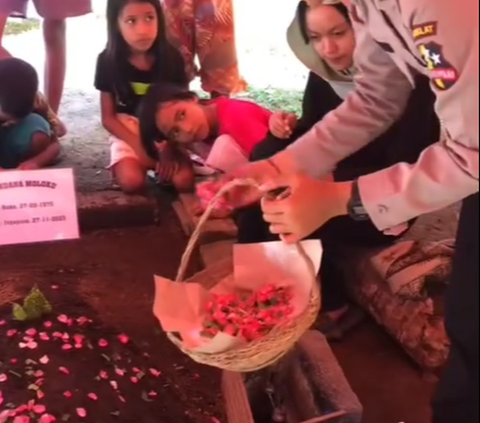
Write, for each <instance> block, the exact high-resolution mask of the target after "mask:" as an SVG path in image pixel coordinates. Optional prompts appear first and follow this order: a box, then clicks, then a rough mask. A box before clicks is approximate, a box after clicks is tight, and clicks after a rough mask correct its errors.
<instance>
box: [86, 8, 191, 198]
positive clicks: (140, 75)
mask: <svg viewBox="0 0 480 423" xmlns="http://www.w3.org/2000/svg"><path fill="white" fill-rule="evenodd" d="M107 30H108V41H107V46H106V48H105V50H104V51H102V52H101V53H100V55H99V56H98V59H97V68H96V73H95V88H96V89H97V90H99V91H100V103H101V114H102V124H103V126H104V128H105V129H106V130H107V131H108V132H109V133H110V134H111V162H110V168H111V169H112V171H113V173H114V175H115V178H116V180H117V183H118V184H119V185H120V187H121V188H122V189H123V190H124V191H125V192H128V193H132V192H136V191H139V190H141V189H142V188H143V187H144V184H145V179H146V172H147V170H149V169H154V168H155V167H156V163H155V162H153V161H152V160H151V159H150V158H149V157H148V156H147V155H146V154H145V151H144V150H143V148H142V146H141V142H140V137H139V131H138V121H137V119H136V113H137V107H138V105H139V102H140V100H141V98H142V97H143V95H144V94H146V92H147V91H148V88H149V87H150V85H151V84H153V83H155V82H168V83H174V84H178V85H181V86H184V87H187V86H188V82H189V81H188V77H187V74H186V72H185V63H184V61H183V58H182V56H181V54H180V53H179V52H178V51H177V50H176V49H175V48H174V47H172V46H171V45H170V44H169V43H168V41H167V37H166V28H165V22H164V15H163V11H162V8H161V4H160V1H159V0H109V1H108V4H107ZM175 175H176V176H175V177H176V178H177V179H180V180H181V179H182V178H186V179H190V178H191V171H190V169H187V168H186V169H184V171H182V170H181V169H176V172H175ZM177 183H179V184H180V185H181V181H178V180H177Z"/></svg>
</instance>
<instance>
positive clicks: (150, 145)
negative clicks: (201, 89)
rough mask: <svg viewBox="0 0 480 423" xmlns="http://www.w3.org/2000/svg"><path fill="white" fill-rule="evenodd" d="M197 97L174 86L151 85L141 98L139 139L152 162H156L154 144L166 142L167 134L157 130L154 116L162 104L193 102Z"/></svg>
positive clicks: (156, 156) (156, 155)
mask: <svg viewBox="0 0 480 423" xmlns="http://www.w3.org/2000/svg"><path fill="white" fill-rule="evenodd" d="M197 98H198V96H197V94H195V93H194V92H192V91H189V90H188V89H185V88H182V87H181V86H179V85H174V84H166V83H164V84H161V83H159V84H153V85H151V86H150V88H149V90H148V92H147V94H146V95H145V96H144V97H143V98H142V101H141V103H140V106H139V108H138V113H137V115H138V120H139V124H140V137H141V140H142V145H143V148H144V149H145V152H146V153H147V154H148V156H149V157H151V158H152V159H154V160H158V150H157V148H156V146H155V143H157V142H161V141H168V136H167V134H164V133H162V131H160V130H159V129H158V128H157V123H156V114H157V112H158V109H159V108H160V107H161V105H162V104H164V103H167V102H170V101H185V100H187V101H188V100H191V101H192V100H195V99H197Z"/></svg>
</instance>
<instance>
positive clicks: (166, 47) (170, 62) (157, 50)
mask: <svg viewBox="0 0 480 423" xmlns="http://www.w3.org/2000/svg"><path fill="white" fill-rule="evenodd" d="M129 3H148V4H150V5H152V7H153V8H154V9H155V12H156V14H157V23H158V28H157V37H156V38H155V41H154V42H153V44H152V46H151V47H150V50H149V51H148V53H149V54H151V55H152V57H153V60H154V61H153V68H152V72H153V74H155V75H157V78H158V80H159V81H170V82H172V83H175V84H179V85H187V84H188V82H189V81H188V77H187V73H186V71H185V62H184V60H183V57H182V55H181V53H180V52H179V51H178V50H177V49H176V48H175V47H173V46H172V45H171V44H170V43H169V42H168V39H167V33H166V23H165V15H164V13H163V10H162V6H161V1H160V0H108V3H107V13H106V15H107V47H106V59H107V67H108V70H109V72H110V75H111V77H112V80H113V86H114V88H115V91H116V92H117V93H118V94H119V95H121V96H122V97H124V98H132V97H134V92H133V88H132V86H131V84H130V81H127V80H125V77H124V76H123V75H124V72H125V69H126V67H127V66H128V65H129V58H130V46H129V45H128V44H127V42H126V41H125V40H124V38H123V36H122V34H121V33H120V29H119V27H118V17H119V16H120V14H121V13H122V10H123V9H124V8H125V6H126V5H127V4H129Z"/></svg>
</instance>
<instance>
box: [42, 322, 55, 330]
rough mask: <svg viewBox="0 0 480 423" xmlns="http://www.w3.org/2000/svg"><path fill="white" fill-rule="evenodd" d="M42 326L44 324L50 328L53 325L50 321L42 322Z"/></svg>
mask: <svg viewBox="0 0 480 423" xmlns="http://www.w3.org/2000/svg"><path fill="white" fill-rule="evenodd" d="M43 326H45V327H46V328H47V329H48V328H51V327H52V326H53V323H52V322H43Z"/></svg>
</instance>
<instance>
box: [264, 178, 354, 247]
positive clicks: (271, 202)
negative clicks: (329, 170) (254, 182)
mask: <svg viewBox="0 0 480 423" xmlns="http://www.w3.org/2000/svg"><path fill="white" fill-rule="evenodd" d="M277 188H288V195H287V196H280V198H278V199H272V198H270V196H265V197H264V198H263V199H262V210H263V218H264V219H265V221H266V222H268V223H269V224H270V232H272V233H274V234H278V235H280V237H281V238H282V239H283V240H284V241H285V242H288V243H293V242H297V241H300V240H301V239H303V238H305V237H306V236H308V235H310V234H311V233H313V232H314V231H315V230H317V229H318V228H320V227H321V226H323V225H324V224H325V223H326V222H328V221H329V220H330V219H332V218H333V217H336V216H340V215H345V214H347V203H348V200H349V198H350V192H351V184H350V183H349V182H343V183H337V182H327V181H320V180H316V179H311V178H309V177H307V176H304V175H298V174H297V175H290V176H280V177H278V178H276V179H275V180H272V181H270V182H268V183H266V184H265V185H264V186H263V187H262V190H264V191H267V192H268V191H271V190H273V189H277Z"/></svg>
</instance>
